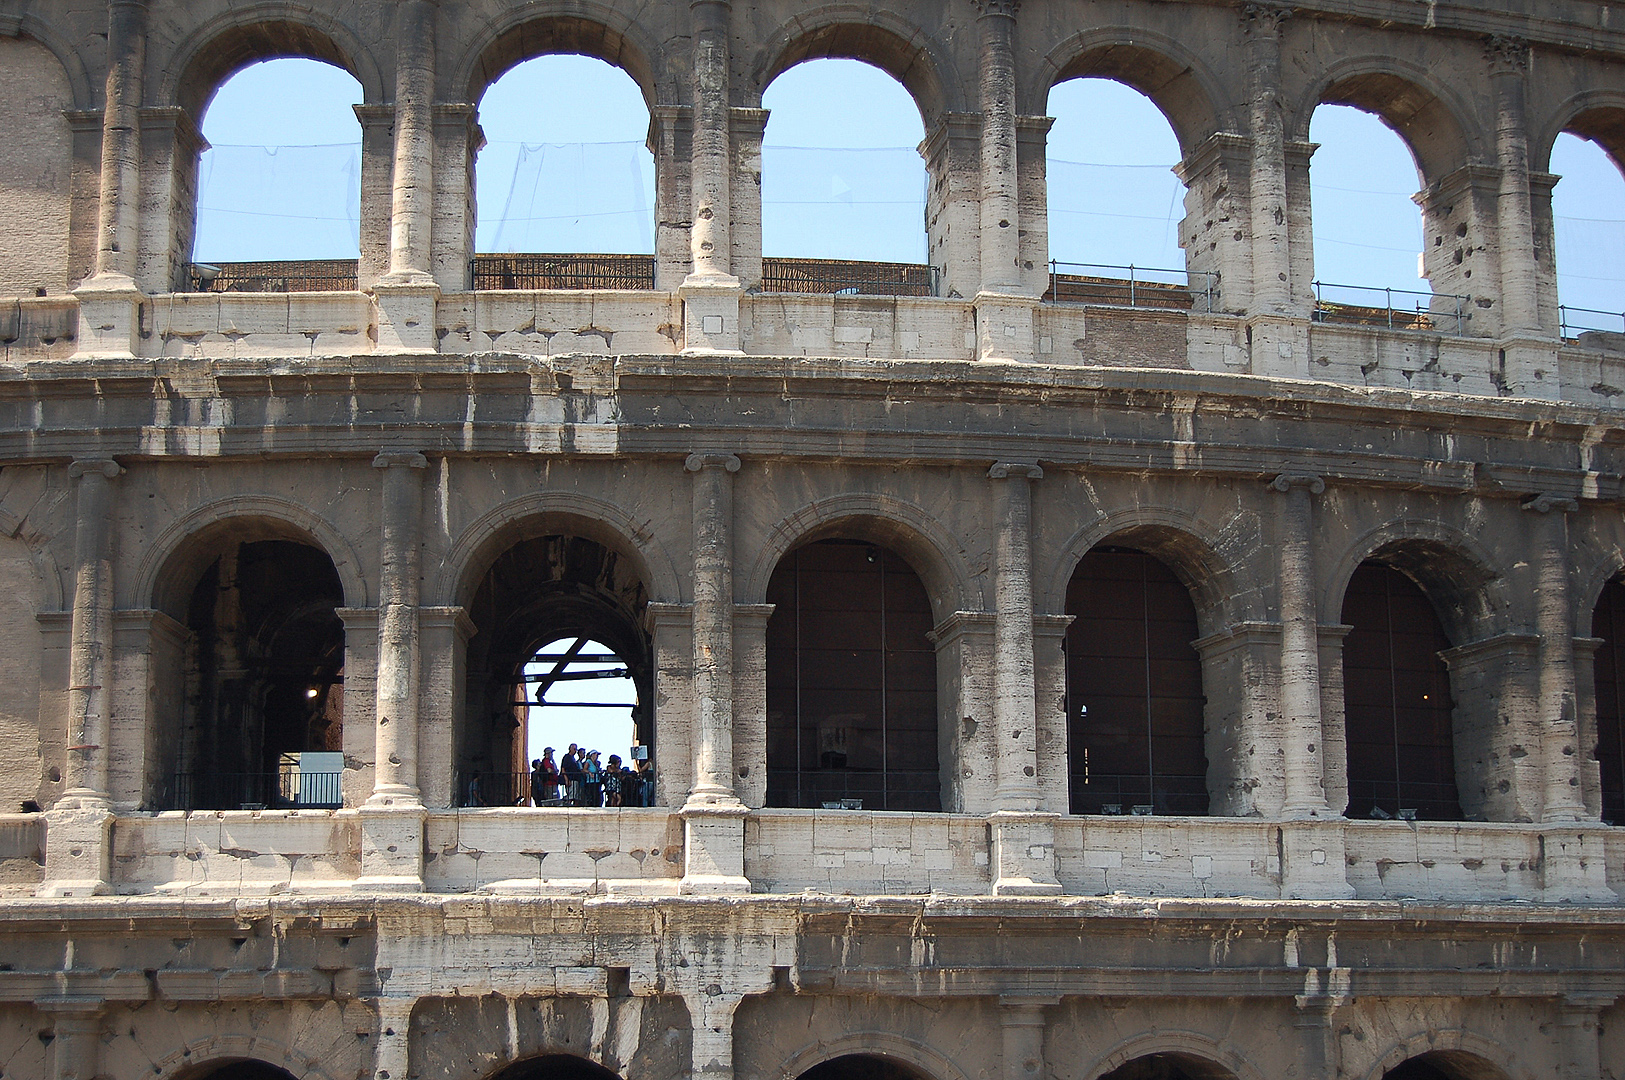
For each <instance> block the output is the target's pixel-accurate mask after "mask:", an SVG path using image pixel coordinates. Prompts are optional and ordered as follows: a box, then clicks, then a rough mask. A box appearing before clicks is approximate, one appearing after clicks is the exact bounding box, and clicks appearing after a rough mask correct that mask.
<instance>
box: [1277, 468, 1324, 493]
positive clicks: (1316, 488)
mask: <svg viewBox="0 0 1625 1080" xmlns="http://www.w3.org/2000/svg"><path fill="white" fill-rule="evenodd" d="M1300 487H1301V488H1307V489H1308V491H1309V494H1311V495H1319V494H1320V493H1321V492H1323V491H1325V490H1326V481H1325V480H1323V479H1322V478H1321V477H1320V476H1319V475H1318V474H1316V473H1287V472H1284V473H1281V474H1280V475H1279V476H1277V477H1276V478H1275V479H1274V480H1271V481H1270V490H1271V491H1281V492H1286V491H1291V490H1292V489H1293V488H1300Z"/></svg>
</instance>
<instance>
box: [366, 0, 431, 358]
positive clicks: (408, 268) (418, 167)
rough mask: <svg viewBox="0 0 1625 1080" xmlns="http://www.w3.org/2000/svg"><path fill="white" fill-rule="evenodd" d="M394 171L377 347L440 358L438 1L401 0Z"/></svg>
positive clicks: (376, 290) (376, 287)
mask: <svg viewBox="0 0 1625 1080" xmlns="http://www.w3.org/2000/svg"><path fill="white" fill-rule="evenodd" d="M395 8H396V19H395V169H394V180H393V184H392V187H391V192H390V214H389V222H390V224H389V272H388V273H387V274H385V275H384V276H383V277H382V278H380V279H379V280H378V282H377V283H376V284H375V285H374V286H373V294H374V296H375V297H376V298H377V302H378V348H379V349H380V350H381V351H385V352H389V351H394V352H434V351H436V349H437V348H438V341H437V339H436V336H435V302H436V301H437V300H438V299H439V298H440V289H439V287H438V286H437V285H436V284H435V280H434V277H433V275H432V274H431V273H430V270H431V267H430V259H431V250H430V234H431V232H432V230H433V221H434V65H435V40H434V30H435V26H434V23H435V4H434V2H433V0H396V4H395Z"/></svg>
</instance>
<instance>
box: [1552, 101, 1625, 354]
mask: <svg viewBox="0 0 1625 1080" xmlns="http://www.w3.org/2000/svg"><path fill="white" fill-rule="evenodd" d="M1616 112H1618V113H1620V115H1618V116H1616V117H1614V118H1613V122H1612V124H1605V123H1604V121H1603V120H1602V119H1600V118H1598V117H1595V116H1588V117H1583V118H1582V125H1583V130H1586V131H1596V132H1597V133H1598V134H1597V135H1581V134H1574V133H1572V132H1570V131H1565V132H1563V133H1561V134H1559V135H1558V136H1557V139H1556V141H1555V142H1554V143H1553V144H1552V155H1551V168H1550V171H1551V173H1553V174H1556V176H1557V177H1558V178H1559V179H1558V180H1557V182H1556V185H1555V186H1554V187H1553V188H1552V189H1551V192H1552V197H1551V214H1552V222H1551V230H1550V231H1551V234H1552V237H1553V247H1554V259H1555V274H1556V279H1557V302H1558V305H1559V306H1558V323H1559V326H1560V329H1561V330H1562V334H1563V336H1564V337H1565V338H1580V337H1582V335H1585V334H1588V333H1600V334H1606V335H1609V337H1606V338H1599V339H1597V342H1598V344H1604V345H1607V346H1608V347H1610V348H1614V349H1618V348H1621V347H1622V346H1625V254H1622V253H1621V249H1622V248H1625V217H1622V214H1621V211H1620V207H1621V206H1625V176H1622V175H1621V173H1620V167H1619V160H1620V159H1618V158H1614V157H1611V156H1610V155H1609V149H1610V145H1611V144H1610V143H1607V142H1604V141H1602V139H1603V138H1605V137H1607V134H1612V135H1613V136H1614V137H1615V138H1616V140H1617V141H1615V142H1614V143H1613V144H1612V146H1614V147H1617V148H1619V149H1625V138H1620V136H1621V134H1622V132H1625V110H1617V111H1616ZM1586 120H1589V121H1590V122H1591V123H1590V124H1585V123H1584V121H1586ZM1592 125H1595V126H1592ZM1605 133H1606V134H1605ZM1540 202H1541V200H1540V199H1539V198H1537V199H1536V200H1535V207H1536V213H1537V215H1538V214H1539V212H1540ZM1614 335H1622V336H1614Z"/></svg>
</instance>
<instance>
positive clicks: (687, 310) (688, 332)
mask: <svg viewBox="0 0 1625 1080" xmlns="http://www.w3.org/2000/svg"><path fill="white" fill-rule="evenodd" d="M677 295H678V296H679V297H680V298H681V299H682V301H683V355H685V356H703V355H722V356H743V355H744V352H743V350H742V349H741V348H740V341H741V334H740V328H739V298H740V297H742V296H743V295H744V290H743V289H741V288H740V287H739V279H738V278H736V277H699V276H697V275H693V274H691V275H689V278H688V280H687V281H684V282H683V284H682V285H681V286H679V287H678V289H677Z"/></svg>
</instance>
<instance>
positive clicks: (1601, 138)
mask: <svg viewBox="0 0 1625 1080" xmlns="http://www.w3.org/2000/svg"><path fill="white" fill-rule="evenodd" d="M1565 131H1567V132H1570V133H1572V134H1575V135H1578V136H1579V137H1580V138H1582V139H1590V140H1591V141H1592V142H1594V143H1596V144H1597V145H1598V146H1600V147H1602V148H1603V150H1604V152H1606V153H1607V154H1608V157H1609V158H1610V159H1611V160H1612V161H1613V163H1614V166H1615V167H1616V168H1618V169H1620V170H1621V171H1622V172H1625V91H1620V90H1587V91H1584V92H1582V93H1579V94H1575V95H1574V96H1573V97H1570V98H1569V99H1567V100H1566V101H1564V102H1562V103H1561V104H1560V105H1558V107H1557V108H1556V109H1554V110H1553V111H1552V114H1551V116H1550V117H1549V118H1548V119H1547V121H1546V122H1545V124H1544V125H1542V126H1541V127H1540V129H1539V130H1538V131H1537V132H1536V133H1535V137H1534V138H1533V139H1531V140H1530V146H1529V167H1530V169H1531V170H1532V171H1535V172H1544V171H1546V170H1548V169H1550V168H1551V163H1552V145H1553V144H1554V143H1556V142H1557V137H1558V136H1559V135H1561V134H1562V133H1563V132H1565Z"/></svg>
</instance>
